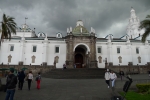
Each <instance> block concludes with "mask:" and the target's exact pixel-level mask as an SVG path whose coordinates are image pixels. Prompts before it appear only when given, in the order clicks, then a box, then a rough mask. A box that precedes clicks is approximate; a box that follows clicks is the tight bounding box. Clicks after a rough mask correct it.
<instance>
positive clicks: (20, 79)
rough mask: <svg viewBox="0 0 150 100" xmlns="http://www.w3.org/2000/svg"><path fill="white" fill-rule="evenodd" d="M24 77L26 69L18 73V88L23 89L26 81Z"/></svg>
mask: <svg viewBox="0 0 150 100" xmlns="http://www.w3.org/2000/svg"><path fill="white" fill-rule="evenodd" d="M24 78H25V74H24V71H23V70H21V72H19V73H18V80H19V84H18V90H22V88H23V83H24Z"/></svg>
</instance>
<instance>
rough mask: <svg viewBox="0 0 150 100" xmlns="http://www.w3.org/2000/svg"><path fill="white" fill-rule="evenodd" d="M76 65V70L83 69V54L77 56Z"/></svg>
mask: <svg viewBox="0 0 150 100" xmlns="http://www.w3.org/2000/svg"><path fill="white" fill-rule="evenodd" d="M75 64H76V68H82V64H83V56H82V55H81V54H76V55H75Z"/></svg>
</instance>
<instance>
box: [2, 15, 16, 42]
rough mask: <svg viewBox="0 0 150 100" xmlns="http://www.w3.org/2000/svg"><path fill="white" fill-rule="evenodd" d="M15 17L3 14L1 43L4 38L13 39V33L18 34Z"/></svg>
mask: <svg viewBox="0 0 150 100" xmlns="http://www.w3.org/2000/svg"><path fill="white" fill-rule="evenodd" d="M14 19H15V18H13V17H10V16H6V15H5V14H3V18H2V22H0V24H1V27H0V32H1V38H0V44H1V42H2V41H1V40H2V39H9V40H10V39H11V34H16V28H17V24H16V23H15V21H14Z"/></svg>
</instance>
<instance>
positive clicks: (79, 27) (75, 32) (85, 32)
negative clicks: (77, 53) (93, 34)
mask: <svg viewBox="0 0 150 100" xmlns="http://www.w3.org/2000/svg"><path fill="white" fill-rule="evenodd" d="M81 31H82V32H81ZM72 33H73V35H79V34H81V33H82V35H89V32H88V30H87V29H86V28H85V27H84V26H83V22H82V21H81V20H78V22H77V25H76V27H75V28H74V29H73V30H72Z"/></svg>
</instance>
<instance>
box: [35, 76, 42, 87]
mask: <svg viewBox="0 0 150 100" xmlns="http://www.w3.org/2000/svg"><path fill="white" fill-rule="evenodd" d="M40 82H41V75H40V73H38V75H37V77H36V83H37V86H36V88H37V89H40Z"/></svg>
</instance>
